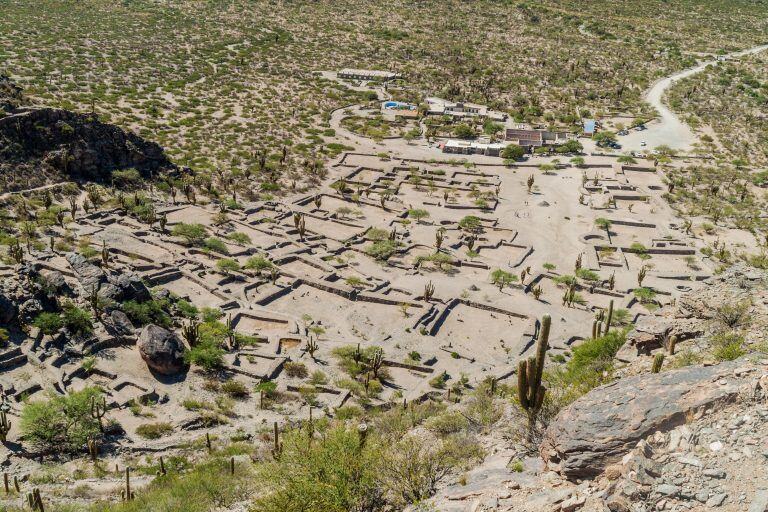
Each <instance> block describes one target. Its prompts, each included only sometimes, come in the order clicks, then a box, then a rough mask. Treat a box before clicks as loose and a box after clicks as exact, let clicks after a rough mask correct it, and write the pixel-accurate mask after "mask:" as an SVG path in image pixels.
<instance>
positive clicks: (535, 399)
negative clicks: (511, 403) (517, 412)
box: [517, 315, 552, 427]
mask: <svg viewBox="0 0 768 512" xmlns="http://www.w3.org/2000/svg"><path fill="white" fill-rule="evenodd" d="M551 325H552V319H551V318H550V316H549V315H544V317H543V318H542V319H541V328H540V329H539V336H538V339H537V341H536V355H534V356H531V357H530V358H528V359H527V360H522V361H520V362H519V363H518V368H517V394H518V400H519V402H520V406H521V407H522V408H523V409H524V410H525V411H526V412H527V413H528V419H529V426H530V427H533V425H534V424H535V422H536V416H537V414H538V412H539V410H540V409H541V406H542V404H543V403H544V395H545V394H546V392H547V389H546V388H545V387H544V386H543V385H542V384H541V378H542V376H543V374H544V358H545V356H546V354H547V348H548V343H549V329H550V326H551Z"/></svg>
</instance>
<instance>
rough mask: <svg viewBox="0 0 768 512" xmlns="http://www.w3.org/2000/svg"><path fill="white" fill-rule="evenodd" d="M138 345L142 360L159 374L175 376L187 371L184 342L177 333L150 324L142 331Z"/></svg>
mask: <svg viewBox="0 0 768 512" xmlns="http://www.w3.org/2000/svg"><path fill="white" fill-rule="evenodd" d="M137 345H138V347H139V353H140V354H141V358H142V359H144V361H145V362H146V363H147V366H149V367H150V369H152V370H154V371H156V372H157V373H160V374H162V375H173V374H176V373H179V372H181V371H182V370H184V369H185V364H184V351H185V347H184V342H183V341H182V340H181V338H180V337H179V336H178V335H177V334H176V333H174V332H171V331H169V330H167V329H163V328H162V327H160V326H157V325H154V324H150V325H147V326H146V327H144V329H142V331H141V334H140V335H139V341H138V343H137Z"/></svg>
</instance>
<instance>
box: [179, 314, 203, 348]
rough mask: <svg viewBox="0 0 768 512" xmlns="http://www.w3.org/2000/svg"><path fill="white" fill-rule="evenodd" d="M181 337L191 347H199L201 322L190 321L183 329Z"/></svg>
mask: <svg viewBox="0 0 768 512" xmlns="http://www.w3.org/2000/svg"><path fill="white" fill-rule="evenodd" d="M181 335H182V336H183V337H184V339H185V340H187V343H189V346H190V347H194V346H195V345H197V344H198V343H199V342H200V322H196V321H194V320H190V321H189V323H188V324H187V325H184V326H182V327H181Z"/></svg>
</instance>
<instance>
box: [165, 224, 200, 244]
mask: <svg viewBox="0 0 768 512" xmlns="http://www.w3.org/2000/svg"><path fill="white" fill-rule="evenodd" d="M171 234H172V235H173V236H178V237H180V238H183V239H184V240H185V241H186V242H187V244H189V245H200V244H201V243H203V240H204V239H205V235H206V230H205V226H203V225H202V224H185V223H183V222H181V223H179V224H176V225H175V226H173V229H172V230H171Z"/></svg>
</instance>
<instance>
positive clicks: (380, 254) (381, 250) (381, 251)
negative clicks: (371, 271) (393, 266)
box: [365, 240, 397, 260]
mask: <svg viewBox="0 0 768 512" xmlns="http://www.w3.org/2000/svg"><path fill="white" fill-rule="evenodd" d="M395 249H397V242H394V241H392V240H379V241H378V242H375V243H373V244H372V245H370V246H369V247H368V248H367V249H365V253H366V254H367V255H368V256H371V257H372V258H376V259H377V260H388V259H389V257H390V256H392V255H393V254H394V253H395Z"/></svg>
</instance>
